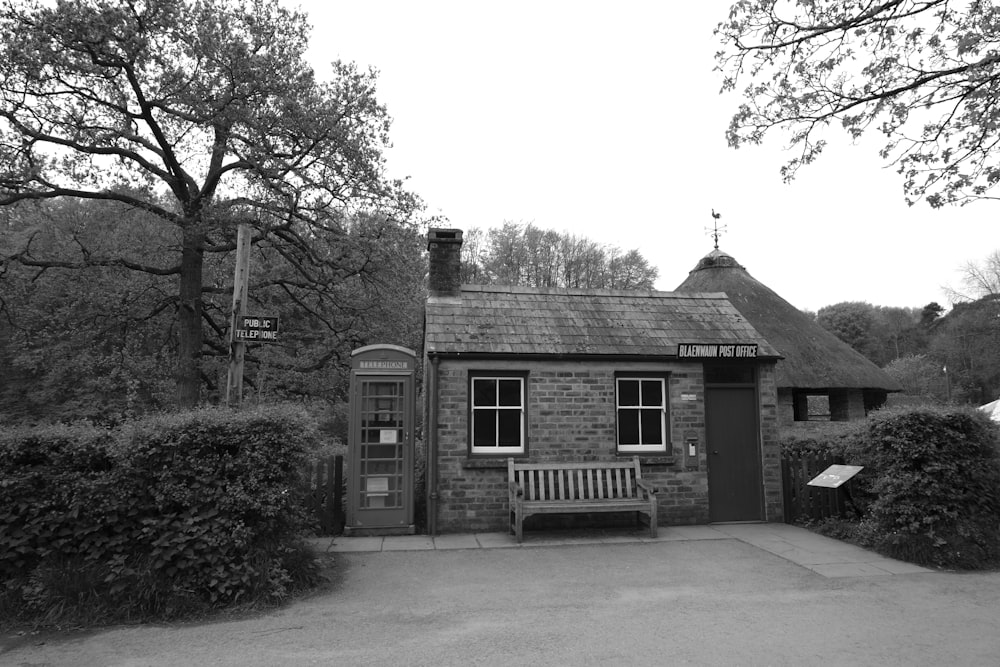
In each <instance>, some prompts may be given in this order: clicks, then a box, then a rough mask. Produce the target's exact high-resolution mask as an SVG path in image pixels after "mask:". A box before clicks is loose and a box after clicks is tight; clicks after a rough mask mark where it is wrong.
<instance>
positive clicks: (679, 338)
mask: <svg viewBox="0 0 1000 667" xmlns="http://www.w3.org/2000/svg"><path fill="white" fill-rule="evenodd" d="M426 313H427V314H426V318H427V319H426V332H425V350H426V351H427V352H429V353H432V354H433V353H437V354H456V353H464V354H503V355H513V354H517V355H557V356H567V355H609V356H659V357H663V356H666V357H670V356H675V355H676V354H677V345H678V344H679V343H756V344H757V345H758V346H759V348H758V356H759V357H771V358H774V357H777V356H778V353H777V351H776V350H775V349H774V347H772V346H771V345H770V344H769V343H768V342H767V341H766V340H765V339H764V337H763V336H761V335H760V333H759V332H758V331H757V330H756V329H755V328H754V327H753V325H751V324H750V323H749V322H748V321H747V319H746V318H745V317H743V316H742V315H741V314H740V313H739V312H738V311H737V310H736V308H734V307H733V305H732V304H731V303H729V301H728V300H727V299H726V297H725V295H723V294H677V293H673V292H654V291H631V290H630V291H620V290H583V289H539V288H527V287H506V286H496V285H463V286H462V289H461V296H460V297H448V296H431V297H430V298H429V299H428V300H427V310H426Z"/></svg>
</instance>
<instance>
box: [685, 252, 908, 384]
mask: <svg viewBox="0 0 1000 667" xmlns="http://www.w3.org/2000/svg"><path fill="white" fill-rule="evenodd" d="M704 291H712V292H723V293H725V294H726V296H727V297H729V301H730V302H731V303H732V304H733V305H734V306H735V307H736V308H737V309H738V310H739V312H740V313H742V314H743V315H745V316H746V318H747V319H748V320H749V321H750V322H751V323H752V324H753V326H754V327H755V328H756V329H757V330H758V331H760V332H761V333H762V334H763V335H764V336H766V337H767V340H768V341H770V342H771V343H772V344H773V345H774V347H776V348H777V349H778V352H780V353H781V355H782V357H784V358H783V359H782V360H780V361H779V362H778V364H777V367H776V368H775V375H776V381H777V385H778V388H779V389H783V388H791V389H817V390H825V389H880V390H884V391H901V390H902V386H901V385H900V384H899V383H898V382H897V381H896V380H894V379H893V378H892V376H890V375H889V374H888V373H886V372H885V371H883V370H882V369H881V368H879V367H878V366H876V365H875V364H874V363H872V362H871V361H869V360H868V359H867V358H866V357H864V356H863V355H862V354H860V353H859V352H857V351H855V350H854V348H852V347H851V346H850V345H848V344H847V343H845V342H844V341H842V340H840V339H839V338H837V337H836V336H834V335H833V334H832V333H830V332H829V331H827V330H826V329H824V328H823V327H821V326H820V325H819V324H817V323H816V321H815V320H813V319H812V318H811V317H809V316H808V315H806V314H805V313H803V312H802V311H801V310H799V309H798V308H796V307H795V306H793V305H792V304H790V303H788V302H787V301H785V300H784V299H782V298H781V297H780V296H778V295H777V294H776V293H775V292H774V291H773V290H771V289H770V288H768V287H767V286H766V285H764V284H762V283H761V282H759V281H758V280H756V279H755V278H754V277H753V276H751V275H750V274H749V273H748V272H747V270H746V269H745V268H744V267H743V266H741V265H740V264H739V263H738V262H737V261H736V260H735V259H734V258H733V257H732V256H730V255H728V254H726V253H724V252H722V251H721V250H714V251H712V252H710V253H709V254H708V255H706V256H705V257H703V258H702V259H701V261H699V262H698V265H697V266H695V268H694V269H693V270H692V271H691V273H690V274H688V277H687V279H686V280H685V281H684V282H683V283H681V284H680V285H679V286H678V287H677V292H690V293H692V294H697V293H701V292H704ZM675 293H676V292H675Z"/></svg>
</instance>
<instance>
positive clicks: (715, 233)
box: [705, 208, 726, 250]
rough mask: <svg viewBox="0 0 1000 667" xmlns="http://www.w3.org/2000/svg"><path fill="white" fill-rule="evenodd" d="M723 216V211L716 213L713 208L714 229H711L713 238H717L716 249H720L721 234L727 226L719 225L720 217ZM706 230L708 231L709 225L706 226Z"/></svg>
mask: <svg viewBox="0 0 1000 667" xmlns="http://www.w3.org/2000/svg"><path fill="white" fill-rule="evenodd" d="M721 217H722V214H721V213H716V212H715V209H714V208H713V209H712V231H711V236H712V238H713V239H715V249H716V250H718V249H719V236H721V235H722V232H724V231H726V226H725V225H722V226H721V227H720V226H719V218H721ZM705 231H706V232H707V231H708V227H706V228H705Z"/></svg>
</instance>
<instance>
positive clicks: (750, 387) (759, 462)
mask: <svg viewBox="0 0 1000 667" xmlns="http://www.w3.org/2000/svg"><path fill="white" fill-rule="evenodd" d="M718 369H722V370H724V371H733V370H737V372H736V373H733V374H732V375H733V376H734V377H731V378H727V380H730V381H711V380H710V376H711V375H713V374H714V371H716V370H718ZM704 370H705V385H704V386H705V450H706V454H707V459H708V497H709V508H708V513H709V521H710V522H713V523H716V522H717V523H726V522H740V521H747V522H756V521H766V520H767V507H766V504H765V493H764V460H763V446H762V434H761V416H760V382H759V380H760V373H759V372H758V369H757V367H756V366H755V365H749V364H707V363H706V364H705V366H704ZM747 371H749V372H750V377H749V379H746V378H745V377H740V376H745V375H746V374H747ZM723 375H725V373H723ZM717 389H718V390H727V389H728V390H738V391H740V392H746V395H748V396H749V397H750V398H751V400H752V405H753V410H752V413H753V421H752V423H751V424H748V425H747V426H748V427H749V428H750V430H751V432H752V433H753V450H752V456H749V457H745V458H740V459H739V460H738V461H737V462H736V463H737V465H742V464H745V463H747V462H749V461H752V462H753V467H754V470H753V471H752V472H751V475H752V476H753V480H752V482H748V483H747V486H746V489H747V491H746V493H747V496H746V498H745V500H746V502H747V504H748V505H755V506H756V512H754V513H752V514H754V515H755V516H749V515H746V516H719V515H718V514H717V511H718V510H720V509H722V508H719V507H718V503H713V502H712V498H713V496H714V495H717V494H714V493H713V477H714V482H715V484H714V487H715V489H716V490H718V485H719V484H722V483H723V482H722V480H721V479H720V477H722V478H723V479H725V478H731V477H732V476H733V474H734V473H733V471H731V470H729V471H725V472H727V473H728V474H726V475H720V474H719V472H720V470H723V469H721V468H720V467H719V466H720V465H721V464H722V463H723V460H722V459H721V457H720V456H719V454H718V453H714V454H713V452H717V450H716V449H715V447H714V445H715V444H716V443H713V442H712V437H711V430H712V426H711V423H712V418H713V417H712V414H710V412H711V410H710V406H709V393H710V392H712V391H713V390H717ZM713 463H714V465H713ZM713 468H714V470H715V473H714V474H713ZM751 489H752V496H753V497H752V498H751V497H750V496H751ZM725 511H728V509H727V510H725Z"/></svg>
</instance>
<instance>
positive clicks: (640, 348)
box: [424, 229, 782, 534]
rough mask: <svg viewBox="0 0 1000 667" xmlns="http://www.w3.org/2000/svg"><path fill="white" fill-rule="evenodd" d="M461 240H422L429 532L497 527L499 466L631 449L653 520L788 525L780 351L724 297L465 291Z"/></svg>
mask: <svg viewBox="0 0 1000 667" xmlns="http://www.w3.org/2000/svg"><path fill="white" fill-rule="evenodd" d="M461 244H462V232H461V231H460V230H455V229H432V230H430V232H429V234H428V249H429V251H430V281H429V285H430V294H429V297H428V300H427V309H426V325H425V335H424V355H425V356H424V395H425V403H426V405H425V410H426V415H425V420H424V424H425V434H426V436H425V442H426V447H427V471H426V474H427V501H428V502H427V511H428V529H429V532H431V533H432V534H435V533H438V532H459V531H497V530H506V529H507V527H508V525H509V524H508V521H509V508H508V506H507V505H508V488H507V482H508V480H507V469H506V461H507V457H519V458H527V459H529V460H531V461H550V460H568V461H593V460H615V459H617V458H618V457H632V456H635V455H638V456H639V457H640V460H641V462H642V466H643V476H644V478H646V479H647V480H648V481H649V482H651V483H652V484H654V485H656V486H657V487H659V488H660V493H659V494H658V497H659V504H658V512H659V517H660V523H662V524H685V523H705V522H709V521H747V520H767V521H780V520H781V519H782V498H781V471H780V453H779V450H778V442H777V437H778V436H777V420H778V415H777V412H778V405H777V391H776V387H775V362H776V361H777V359H778V357H779V355H778V353H777V351H776V350H775V349H774V348H773V347H772V346H771V345H770V344H769V343H768V342H767V341H766V340H765V339H764V338H763V336H761V335H760V333H759V332H758V331H757V330H756V329H755V328H754V327H753V326H752V325H751V324H750V323H749V322H748V321H747V320H746V318H744V317H743V316H742V315H740V313H739V312H738V311H737V310H736V309H735V308H734V307H733V306H732V304H730V303H729V301H728V300H727V299H726V297H725V295H723V294H718V293H714V294H713V293H688V294H677V293H670V292H653V291H615V290H581V289H530V288H520V287H497V286H468V285H465V286H463V285H460V281H459V275H460V272H459V269H460V266H461V261H460V258H461ZM618 518H619V519H621V520H625V518H624V517H618Z"/></svg>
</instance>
